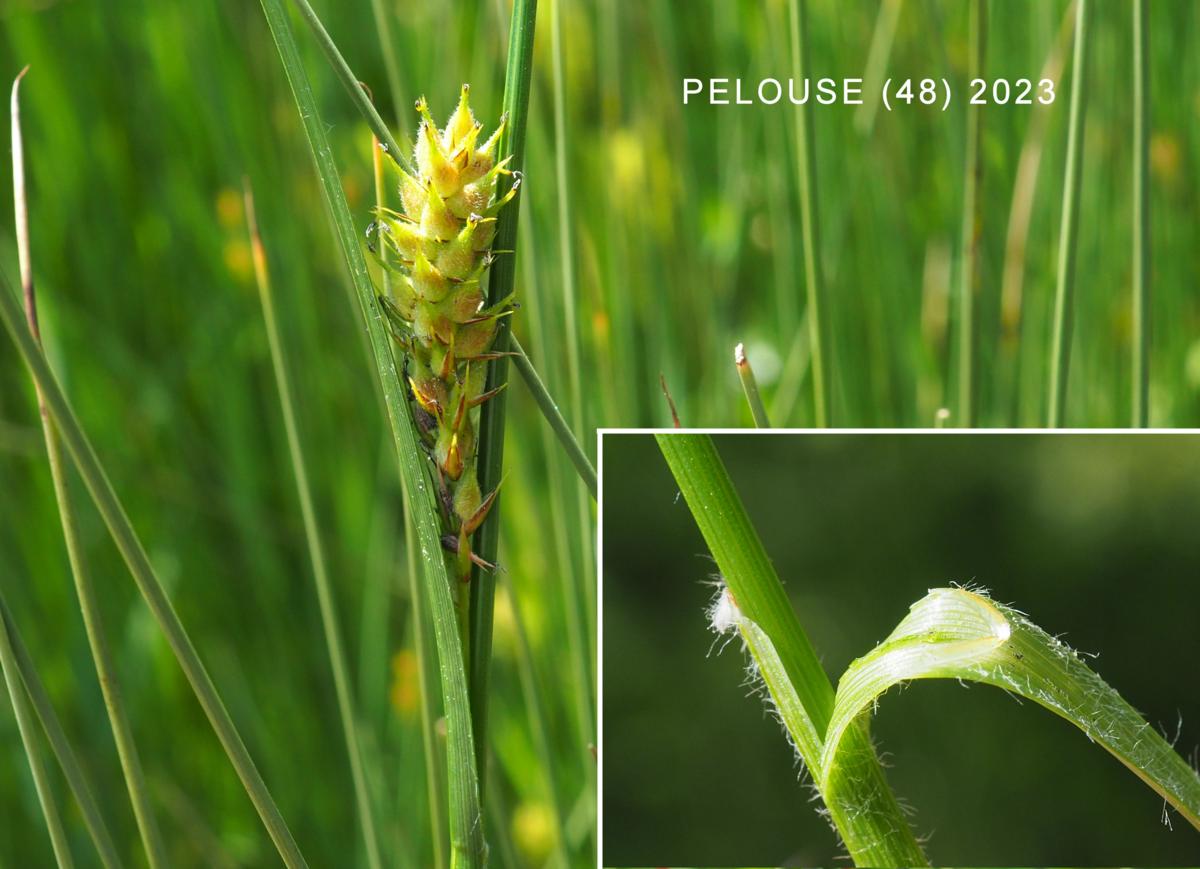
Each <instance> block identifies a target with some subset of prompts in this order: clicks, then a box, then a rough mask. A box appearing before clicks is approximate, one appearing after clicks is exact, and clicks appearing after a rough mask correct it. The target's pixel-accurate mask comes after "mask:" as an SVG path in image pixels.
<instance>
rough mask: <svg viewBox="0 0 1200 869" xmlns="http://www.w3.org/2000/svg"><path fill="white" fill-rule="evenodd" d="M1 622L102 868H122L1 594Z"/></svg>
mask: <svg viewBox="0 0 1200 869" xmlns="http://www.w3.org/2000/svg"><path fill="white" fill-rule="evenodd" d="M0 622H3V627H4V628H5V630H6V631H7V632H8V641H9V643H10V644H11V645H12V648H13V653H14V655H15V660H16V667H17V672H18V673H20V674H21V681H22V682H23V683H24V685H25V691H26V692H27V693H28V694H29V701H30V702H31V703H32V704H33V710H34V712H36V713H37V716H38V719H39V720H40V721H41V722H42V730H44V731H45V733H46V741H47V742H49V743H50V749H51V750H52V751H53V752H54V756H55V757H56V758H58V765H59V766H60V767H61V768H62V771H63V776H64V778H66V780H67V785H68V787H70V788H71V793H72V794H73V795H74V797H75V803H76V804H77V805H78V806H79V812H80V814H82V815H83V823H84V826H86V827H87V830H88V834H89V835H90V836H91V837H92V843H93V844H94V845H95V846H96V853H98V854H99V855H100V861H101V862H102V863H103V864H104V866H105V869H121V867H122V865H123V864H122V862H121V858H120V856H118V854H117V849H116V847H115V846H114V845H113V841H112V836H110V835H109V832H108V825H107V824H105V823H104V817H103V816H102V815H101V814H100V807H99V806H98V805H97V804H96V798H95V796H94V793H95V790H94V789H93V788H92V785H91V782H89V781H88V778H87V775H85V774H84V772H83V767H82V766H80V765H79V759H78V758H77V757H76V756H75V751H74V749H72V748H71V743H70V742H68V741H67V734H66V733H65V732H64V731H63V729H62V724H61V723H60V722H59V720H58V716H57V715H56V714H55V712H54V707H53V706H52V705H51V703H50V696H49V695H48V694H47V693H46V687H45V686H44V685H43V684H42V680H41V679H40V678H39V677H38V674H37V669H36V668H35V667H34V665H33V658H31V657H30V655H29V650H28V649H27V648H26V647H25V642H24V641H23V640H22V639H21V634H20V632H19V631H18V630H17V624H16V622H15V621H14V620H13V616H12V612H11V611H10V610H9V608H8V603H7V602H6V601H5V600H4V596H3V595H0Z"/></svg>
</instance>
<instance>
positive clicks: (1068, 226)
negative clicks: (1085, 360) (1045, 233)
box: [1047, 0, 1091, 428]
mask: <svg viewBox="0 0 1200 869" xmlns="http://www.w3.org/2000/svg"><path fill="white" fill-rule="evenodd" d="M1090 12H1091V6H1090V4H1089V2H1088V0H1078V5H1077V6H1076V7H1075V50H1074V61H1073V63H1072V67H1071V112H1070V116H1069V118H1068V120H1067V168H1066V181H1065V183H1064V185H1063V200H1062V223H1061V224H1060V227H1059V238H1058V281H1057V286H1056V289H1055V293H1054V332H1053V337H1052V343H1051V348H1050V396H1049V397H1050V406H1049V411H1048V417H1047V425H1048V427H1050V428H1058V427H1059V426H1060V425H1062V424H1063V417H1064V416H1065V414H1066V408H1067V374H1068V371H1069V370H1070V365H1071V323H1072V319H1073V315H1074V298H1073V297H1074V292H1075V253H1076V250H1075V249H1076V242H1077V239H1078V237H1079V188H1080V178H1081V176H1082V174H1083V121H1084V116H1085V114H1086V112H1087V84H1086V81H1085V80H1086V78H1087V59H1088V42H1089V38H1090V37H1089V36H1088V19H1089V16H1090Z"/></svg>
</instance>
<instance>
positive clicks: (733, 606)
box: [704, 574, 745, 655]
mask: <svg viewBox="0 0 1200 869" xmlns="http://www.w3.org/2000/svg"><path fill="white" fill-rule="evenodd" d="M712 585H713V587H714V588H716V590H717V593H716V594H715V595H714V596H713V599H712V600H711V601H710V602H709V604H708V606H707V607H705V608H704V615H705V616H706V617H707V618H708V627H709V630H711V631H712V632H713V633H714V634H716V635H717V639H716V640H714V641H713V646H715V645H716V644H717V642H718V641H719V640H720V639H721V638H722V637H723V638H724V642H722V643H721V648H719V649H717V653H718V654H720V653H721V652H722V651H724V649H725V647H726V646H727V645H729V641H730V640H732V639H733V638H734V636H736V634H737V629H738V627H740V626H741V624H742V621H743V620H744V619H745V616H743V615H742V611H741V610H740V609H738V605H737V601H735V600H734V599H733V592H731V591H730V590H729V586H728V584H726V582H725V578H724V577H722V576H721V575H720V574H718V575H717V576H716V577H714V578H713V581H712ZM708 653H709V654H710V655H711V654H712V648H711V647H710V648H709V650H708Z"/></svg>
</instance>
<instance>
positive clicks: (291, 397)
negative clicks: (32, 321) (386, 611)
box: [245, 179, 382, 869]
mask: <svg viewBox="0 0 1200 869" xmlns="http://www.w3.org/2000/svg"><path fill="white" fill-rule="evenodd" d="M245 204H246V225H247V228H248V230H249V233H250V251H251V255H252V257H253V260H254V277H255V279H256V281H257V283H258V297H259V301H260V302H261V303H262V312H263V321H264V323H265V324H266V329H267V344H268V346H269V347H270V351H271V367H272V368H273V369H274V372H275V387H276V389H277V391H278V393H279V406H280V410H281V411H282V413H283V426H284V430H285V431H286V433H287V443H288V455H289V456H290V457H291V461H292V473H293V474H294V475H295V478H296V496H297V498H298V499H299V501H300V514H301V517H302V519H303V522H304V536H305V539H306V540H307V542H308V557H309V561H310V563H311V565H312V571H313V582H314V583H315V584H316V587H317V602H318V604H319V605H320V610H321V628H322V631H323V633H324V634H325V649H326V652H327V653H328V655H329V667H330V669H331V670H332V672H333V687H334V691H335V693H336V695H337V705H338V715H339V717H340V718H341V723H342V735H343V738H344V739H345V740H346V754H347V755H348V756H349V759H350V775H351V779H352V780H353V783H354V798H355V801H356V803H357V804H358V819H359V824H360V826H361V828H362V837H363V843H364V844H365V845H366V849H367V865H369V866H371V867H372V869H380V867H381V866H382V861H381V860H380V857H379V837H378V835H377V834H376V832H375V819H374V813H373V811H372V809H371V800H370V797H369V796H368V794H367V783H366V778H365V776H364V774H363V764H362V750H361V748H360V747H359V744H358V728H357V723H356V721H357V716H356V715H355V712H354V700H353V698H352V697H351V696H350V684H349V683H350V676H349V668H348V667H347V666H346V653H345V649H344V647H343V644H342V637H341V631H340V629H339V628H338V620H337V608H336V604H335V603H334V600H333V589H332V588H331V587H330V583H329V570H328V567H327V565H326V561H325V547H324V544H323V543H322V542H321V530H320V528H319V527H318V524H317V514H316V508H315V507H314V506H313V497H312V488H311V486H310V485H309V482H308V465H307V462H306V461H305V458H304V446H303V444H302V443H301V441H300V427H299V424H298V423H297V421H296V411H295V403H296V402H295V390H294V387H293V386H292V381H291V375H290V374H289V369H290V367H291V362H290V360H289V356H288V351H287V346H286V345H285V344H284V343H283V337H282V335H281V333H280V330H279V321H278V318H277V317H276V313H275V298H274V291H273V289H272V287H271V276H270V271H269V270H268V268H267V254H266V250H265V249H264V247H263V242H262V235H261V234H260V232H259V228H258V218H257V215H256V214H255V210H254V193H253V191H252V190H251V189H250V181H249V179H246V180H245Z"/></svg>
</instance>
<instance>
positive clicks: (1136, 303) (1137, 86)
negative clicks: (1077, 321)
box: [1132, 0, 1151, 428]
mask: <svg viewBox="0 0 1200 869" xmlns="http://www.w3.org/2000/svg"><path fill="white" fill-rule="evenodd" d="M1147 6H1148V4H1147V3H1146V0H1133V419H1132V425H1133V427H1134V428H1145V427H1146V426H1148V425H1149V424H1150V257H1151V251H1150V183H1149V150H1148V148H1147V144H1148V143H1147V139H1148V137H1149V135H1150V71H1149V64H1150V32H1149V27H1148V26H1147Z"/></svg>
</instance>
